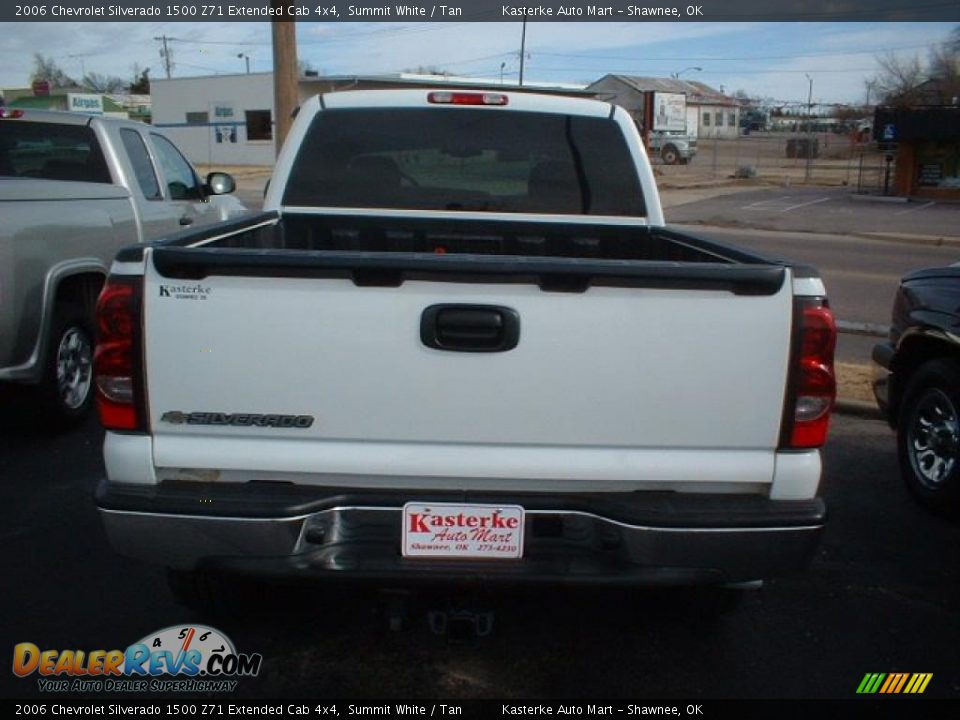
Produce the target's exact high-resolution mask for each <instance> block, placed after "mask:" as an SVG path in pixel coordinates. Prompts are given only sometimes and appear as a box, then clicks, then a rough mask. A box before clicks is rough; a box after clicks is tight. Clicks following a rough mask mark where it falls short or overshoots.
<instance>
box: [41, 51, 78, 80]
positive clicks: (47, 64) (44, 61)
mask: <svg viewBox="0 0 960 720" xmlns="http://www.w3.org/2000/svg"><path fill="white" fill-rule="evenodd" d="M30 81H31V82H48V83H50V87H52V88H68V87H76V85H77V83H76V81H75V80H74V79H73V78H72V77H70V76H69V75H67V74H66V73H65V72H64V71H63V69H62V68H61V67H60V66H59V65H57V61H56V60H54V59H53V58H52V57H46V56H44V55H41V54H40V53H34V56H33V72H32V73H30Z"/></svg>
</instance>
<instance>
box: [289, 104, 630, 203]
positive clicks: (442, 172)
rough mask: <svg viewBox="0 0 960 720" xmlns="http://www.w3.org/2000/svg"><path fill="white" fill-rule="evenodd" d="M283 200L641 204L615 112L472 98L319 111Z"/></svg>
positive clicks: (298, 156)
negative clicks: (469, 104) (511, 107)
mask: <svg viewBox="0 0 960 720" xmlns="http://www.w3.org/2000/svg"><path fill="white" fill-rule="evenodd" d="M284 204H286V205H304V206H321V207H322V206H326V207H357V208H378V207H379V208H409V209H417V210H463V211H490V212H518V213H559V214H572V215H633V216H640V215H643V214H644V207H643V198H642V196H641V194H640V187H639V184H638V181H637V174H636V169H635V168H634V165H633V162H632V159H631V157H630V153H629V150H628V148H627V145H626V142H625V140H624V137H623V134H622V132H621V131H620V129H619V127H618V126H617V125H616V124H615V123H614V122H613V120H611V119H609V118H590V117H579V116H567V115H556V114H547V113H527V112H503V111H497V110H489V109H467V108H432V109H420V108H410V109H406V108H404V109H382V108H376V109H353V110H326V111H323V112H320V113H318V114H317V116H316V117H315V118H314V120H313V122H312V124H311V126H310V128H309V130H308V131H307V136H306V138H305V141H304V143H303V146H302V148H301V150H300V152H299V154H298V155H297V158H296V160H295V162H294V166H293V170H292V172H291V175H290V179H289V181H288V183H287V188H286V192H285V195H284Z"/></svg>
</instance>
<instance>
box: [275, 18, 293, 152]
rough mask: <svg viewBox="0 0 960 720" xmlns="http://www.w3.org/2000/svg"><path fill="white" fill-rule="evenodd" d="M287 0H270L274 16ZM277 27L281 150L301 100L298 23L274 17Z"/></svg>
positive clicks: (278, 142)
mask: <svg viewBox="0 0 960 720" xmlns="http://www.w3.org/2000/svg"><path fill="white" fill-rule="evenodd" d="M288 4H289V3H288V2H287V1H286V0H270V5H271V7H273V8H274V12H275V15H274V17H284V12H285V10H286V7H285V6H286V5H288ZM270 24H271V26H272V30H273V107H274V112H275V118H274V128H275V132H276V135H275V138H274V143H275V147H276V151H277V153H278V154H279V152H280V148H282V147H283V141H284V140H286V138H287V133H288V132H290V126H291V125H293V111H294V110H296V108H297V105H299V104H300V93H299V79H300V78H299V76H298V70H297V26H296V24H295V23H294V21H293V19H290V20H273V21H271V23H270Z"/></svg>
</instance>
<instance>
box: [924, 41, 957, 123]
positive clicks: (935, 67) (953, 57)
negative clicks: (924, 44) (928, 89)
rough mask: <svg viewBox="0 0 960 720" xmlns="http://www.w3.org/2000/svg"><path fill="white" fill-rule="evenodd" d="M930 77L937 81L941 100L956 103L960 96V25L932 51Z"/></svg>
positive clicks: (937, 89)
mask: <svg viewBox="0 0 960 720" xmlns="http://www.w3.org/2000/svg"><path fill="white" fill-rule="evenodd" d="M930 77H931V79H933V80H935V81H936V91H937V94H938V95H939V99H940V102H943V103H948V104H955V103H956V102H957V98H958V97H960V25H958V26H957V27H955V28H954V29H953V30H952V31H951V32H950V36H949V37H948V38H947V41H946V42H944V43H943V44H942V45H939V46H937V47H934V48H933V49H932V50H931V51H930Z"/></svg>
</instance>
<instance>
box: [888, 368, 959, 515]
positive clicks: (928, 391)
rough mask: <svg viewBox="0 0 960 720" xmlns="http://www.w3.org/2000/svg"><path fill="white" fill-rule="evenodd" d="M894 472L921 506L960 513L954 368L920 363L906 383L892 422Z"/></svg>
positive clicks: (957, 384) (957, 391) (957, 409)
mask: <svg viewBox="0 0 960 720" xmlns="http://www.w3.org/2000/svg"><path fill="white" fill-rule="evenodd" d="M897 453H898V456H899V461H900V474H901V476H902V477H903V479H904V481H905V482H906V484H907V488H908V489H909V490H910V492H911V493H913V495H914V497H915V498H917V499H918V500H919V501H920V502H921V503H923V504H924V505H926V506H927V507H929V508H931V509H933V510H935V511H938V512H941V513H945V514H950V515H956V514H957V513H958V512H960V368H958V366H957V364H956V363H954V362H951V361H949V360H931V361H930V362H927V363H924V364H923V365H921V366H920V367H919V368H918V369H917V370H916V371H915V372H914V373H913V376H912V377H911V378H910V380H909V382H908V383H907V387H906V390H905V391H904V394H903V400H902V401H901V403H900V413H899V418H898V422H897Z"/></svg>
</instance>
